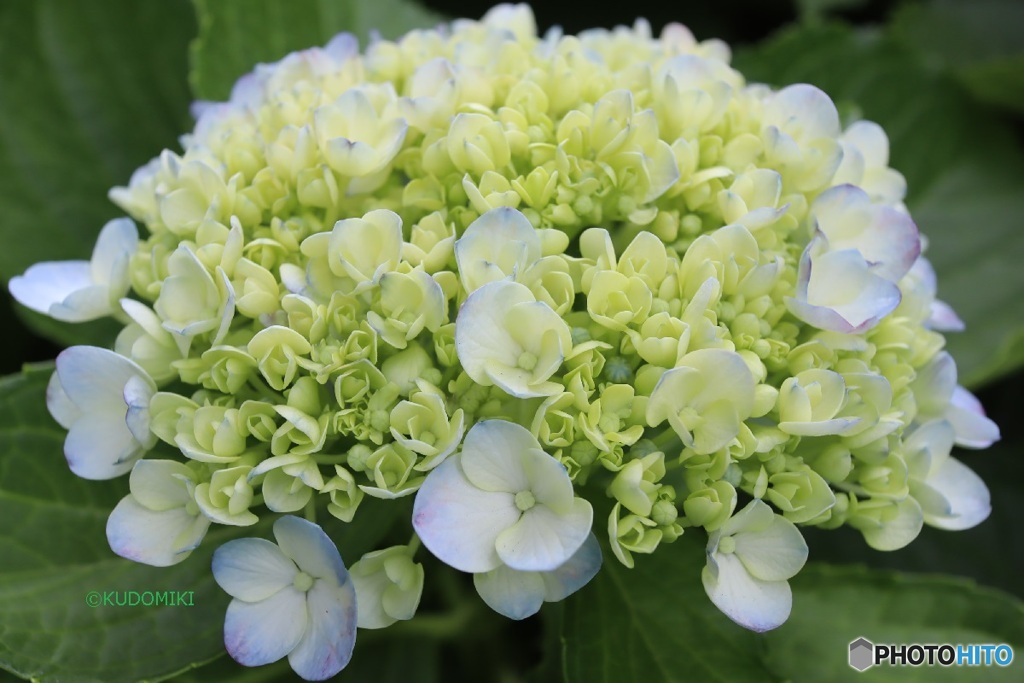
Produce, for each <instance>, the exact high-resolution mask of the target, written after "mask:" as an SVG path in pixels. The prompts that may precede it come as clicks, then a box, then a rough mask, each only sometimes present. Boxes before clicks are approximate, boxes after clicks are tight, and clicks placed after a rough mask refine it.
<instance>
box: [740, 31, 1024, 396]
mask: <svg viewBox="0 0 1024 683" xmlns="http://www.w3.org/2000/svg"><path fill="white" fill-rule="evenodd" d="M736 66H737V68H739V69H740V70H741V71H742V72H743V73H744V74H745V75H747V77H748V78H749V79H750V80H751V81H757V80H759V81H765V82H768V83H773V84H777V85H782V84H787V83H797V82H801V81H802V82H807V83H813V84H814V85H817V86H818V87H820V88H822V89H823V90H825V91H826V92H828V93H829V94H830V95H831V96H832V97H833V98H834V99H836V100H837V101H839V102H840V104H841V105H844V104H845V105H847V109H851V108H852V109H853V110H854V111H855V112H856V113H859V114H862V117H863V118H866V119H870V120H873V121H876V122H878V123H879V124H881V125H882V127H883V128H885V130H886V132H887V133H888V135H889V139H890V142H891V161H890V163H891V165H892V166H893V167H894V168H895V169H896V170H898V171H900V172H901V173H903V174H904V175H905V176H906V178H907V184H908V197H907V205H908V207H909V208H910V211H911V214H912V215H913V216H914V219H915V220H916V222H917V224H918V226H919V227H920V229H921V231H922V233H923V234H925V235H926V236H927V237H928V240H929V245H930V246H929V248H928V252H927V255H928V258H929V259H930V260H931V262H932V263H933V264H934V266H935V268H936V270H937V271H938V276H939V297H940V298H941V299H943V300H944V301H946V302H948V303H949V304H951V305H952V306H953V308H954V309H955V310H956V311H957V312H958V313H959V315H960V316H961V318H962V319H963V320H964V322H965V323H966V324H967V331H966V332H963V333H952V334H950V335H949V336H948V348H949V351H950V352H951V353H952V354H953V356H954V358H956V360H957V365H958V366H959V369H960V381H961V383H964V384H967V385H978V384H981V383H983V382H985V381H988V380H991V379H994V378H996V377H997V376H1000V375H1003V374H1005V373H1007V372H1009V371H1011V370H1012V369H1014V368H1016V367H1019V366H1020V365H1021V364H1022V363H1024V327H1022V325H1021V321H1022V320H1024V296H1022V293H1024V270H1022V269H1021V268H1020V267H1019V266H1018V264H1019V263H1020V262H1021V259H1024V231H1021V230H1020V216H1021V215H1024V194H1022V193H1021V192H1020V191H1019V188H1020V187H1021V186H1022V185H1024V154H1022V153H1021V152H1020V150H1019V145H1018V144H1017V142H1016V138H1015V135H1014V132H1013V130H1012V129H1011V128H1010V127H1009V125H1008V124H1007V123H1006V122H1005V121H1003V120H1002V119H1001V118H1000V117H999V116H998V115H997V114H996V113H994V112H993V111H991V110H990V109H987V108H985V107H983V106H981V105H979V104H978V103H976V102H975V101H973V100H972V98H970V97H969V95H968V94H967V92H966V91H965V90H964V89H963V87H962V86H961V85H960V84H959V83H957V82H956V81H955V79H954V78H953V76H952V75H950V74H948V73H946V72H944V71H942V70H939V69H935V68H934V67H931V66H929V65H928V64H927V63H925V62H924V61H923V59H922V58H921V56H920V55H919V54H918V53H917V52H916V51H914V50H912V49H911V48H909V47H907V46H906V45H905V44H904V43H902V42H901V41H898V40H896V39H894V38H892V37H891V36H887V35H885V34H881V33H879V32H877V31H855V30H853V29H851V28H848V27H845V26H842V25H838V24H831V25H825V26H814V27H803V28H797V29H792V30H788V31H786V32H784V33H782V34H780V35H779V36H778V37H776V38H774V39H772V40H770V41H769V42H768V43H766V44H764V45H762V46H758V47H756V48H752V49H748V50H745V51H741V52H740V53H739V54H738V55H737V59H736Z"/></svg>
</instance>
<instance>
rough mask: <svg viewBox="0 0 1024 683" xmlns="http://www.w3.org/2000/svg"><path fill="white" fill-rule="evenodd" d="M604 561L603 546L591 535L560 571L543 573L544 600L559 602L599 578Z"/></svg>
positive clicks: (559, 568)
mask: <svg viewBox="0 0 1024 683" xmlns="http://www.w3.org/2000/svg"><path fill="white" fill-rule="evenodd" d="M602 561H603V557H602V556H601V545H600V544H599V543H598V542H597V536H595V535H594V534H593V533H591V534H590V535H589V536H587V540H585V541H584V542H583V545H581V546H580V549H579V550H577V551H576V552H575V553H573V556H572V557H570V558H569V559H568V560H567V561H566V562H565V563H564V564H562V565H561V566H560V567H558V569H555V570H554V571H550V572H542V573H541V578H542V579H544V600H545V601H546V602H558V601H559V600H564V599H565V598H567V597H569V596H570V595H572V594H573V593H575V592H576V591H578V590H579V589H581V588H583V587H584V586H586V585H587V584H588V583H590V580H591V579H592V578H594V577H595V576H597V572H598V570H599V569H601V563H602Z"/></svg>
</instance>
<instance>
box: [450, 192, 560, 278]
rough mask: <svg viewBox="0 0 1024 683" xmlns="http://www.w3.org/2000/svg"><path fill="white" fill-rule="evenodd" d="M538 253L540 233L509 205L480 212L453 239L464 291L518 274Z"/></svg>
mask: <svg viewBox="0 0 1024 683" xmlns="http://www.w3.org/2000/svg"><path fill="white" fill-rule="evenodd" d="M540 256H541V244H540V235H538V233H537V231H536V230H535V229H534V227H533V225H532V224H531V223H530V221H529V220H528V219H527V218H526V216H524V215H523V214H522V213H520V212H519V211H516V210H515V209H512V208H509V207H499V208H497V209H492V210H490V211H488V212H487V213H485V214H483V215H482V216H480V217H479V218H477V219H476V220H475V221H473V222H472V223H471V224H470V225H469V227H468V228H466V231H465V232H464V233H463V234H462V237H460V238H459V239H458V240H457V241H456V242H455V260H456V262H457V263H458V266H459V275H460V277H461V278H462V283H463V285H464V286H465V288H466V291H467V292H468V293H472V292H474V291H476V290H477V289H479V288H480V287H482V286H483V285H485V284H487V283H489V282H493V281H495V280H501V279H503V278H505V277H509V276H511V277H513V278H515V277H516V276H517V275H519V276H521V275H522V274H523V273H524V272H525V271H526V269H527V268H529V267H530V266H531V265H533V264H534V263H535V262H536V261H537V260H538V259H540Z"/></svg>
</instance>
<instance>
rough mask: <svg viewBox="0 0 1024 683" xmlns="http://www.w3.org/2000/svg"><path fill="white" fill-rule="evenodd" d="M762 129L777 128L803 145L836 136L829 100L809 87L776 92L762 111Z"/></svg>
mask: <svg viewBox="0 0 1024 683" xmlns="http://www.w3.org/2000/svg"><path fill="white" fill-rule="evenodd" d="M763 121H764V123H765V125H772V126H777V127H778V128H780V129H781V130H783V131H785V132H786V133H788V134H789V135H792V136H794V137H798V139H803V140H807V141H811V140H814V139H815V138H819V137H829V138H837V137H838V136H839V132H840V128H839V112H838V111H837V110H836V105H835V104H834V103H833V102H832V98H830V97H829V96H828V95H826V94H825V93H824V92H822V91H821V90H819V89H818V88H815V87H814V86H813V85H807V84H804V83H798V84H796V85H790V86H788V87H785V88H783V89H782V90H779V91H778V92H777V93H775V95H774V97H772V99H771V101H770V102H769V103H768V105H767V106H766V107H765V110H764V117H763Z"/></svg>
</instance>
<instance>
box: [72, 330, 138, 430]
mask: <svg viewBox="0 0 1024 683" xmlns="http://www.w3.org/2000/svg"><path fill="white" fill-rule="evenodd" d="M57 373H58V374H59V375H60V384H61V386H62V387H63V388H64V393H66V394H67V396H68V398H70V399H71V401H72V402H74V404H75V405H76V406H78V409H79V410H81V411H82V412H84V413H89V414H93V413H99V412H108V411H110V412H120V414H121V417H122V419H123V417H124V414H125V411H126V410H127V406H126V405H125V402H124V386H125V384H127V383H128V380H129V379H131V378H132V377H141V378H143V379H144V380H148V383H149V384H150V385H151V388H152V389H153V391H156V384H155V383H153V380H152V379H150V378H149V375H148V374H147V373H146V371H145V370H143V369H142V368H141V367H139V366H138V365H137V364H136V363H134V362H133V361H131V360H129V359H127V358H125V357H124V356H121V355H118V354H116V353H114V352H113V351H111V350H109V349H102V348H99V347H96V346H72V347H71V348H68V349H65V350H64V351H62V352H61V353H60V355H58V356H57Z"/></svg>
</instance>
